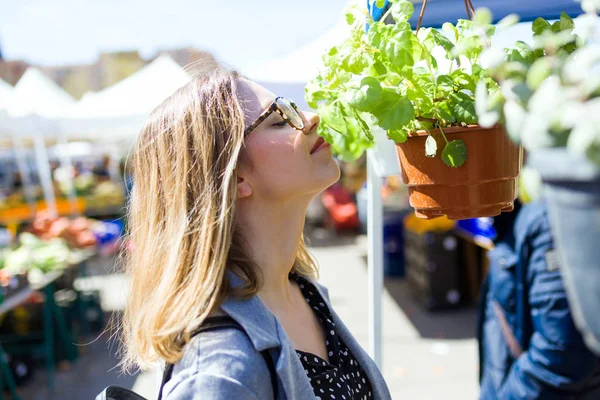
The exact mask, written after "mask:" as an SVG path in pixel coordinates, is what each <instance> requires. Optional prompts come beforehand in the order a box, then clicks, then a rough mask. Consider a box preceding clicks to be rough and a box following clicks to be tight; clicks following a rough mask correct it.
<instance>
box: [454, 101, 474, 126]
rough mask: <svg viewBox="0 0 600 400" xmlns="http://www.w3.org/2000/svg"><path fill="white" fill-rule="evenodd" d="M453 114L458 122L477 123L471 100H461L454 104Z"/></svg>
mask: <svg viewBox="0 0 600 400" xmlns="http://www.w3.org/2000/svg"><path fill="white" fill-rule="evenodd" d="M454 115H455V116H456V120H457V121H458V122H464V123H465V124H469V125H473V124H477V113H476V112H475V102H474V101H473V100H471V101H467V100H463V101H461V102H460V103H458V104H457V105H456V106H454Z"/></svg>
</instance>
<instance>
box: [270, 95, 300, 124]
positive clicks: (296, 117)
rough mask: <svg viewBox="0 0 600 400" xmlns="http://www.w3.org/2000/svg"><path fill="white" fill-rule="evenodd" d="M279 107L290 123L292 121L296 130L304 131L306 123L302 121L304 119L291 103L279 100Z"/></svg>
mask: <svg viewBox="0 0 600 400" xmlns="http://www.w3.org/2000/svg"><path fill="white" fill-rule="evenodd" d="M277 105H278V106H279V109H280V110H281V111H282V112H283V114H285V116H286V117H287V119H288V121H290V122H291V123H292V125H294V127H295V128H297V129H304V121H303V120H302V117H301V116H300V114H299V113H298V111H296V109H295V108H294V107H293V106H292V105H291V104H290V102H289V101H287V100H285V99H277Z"/></svg>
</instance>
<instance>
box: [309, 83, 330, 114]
mask: <svg viewBox="0 0 600 400" xmlns="http://www.w3.org/2000/svg"><path fill="white" fill-rule="evenodd" d="M304 93H305V96H304V97H305V99H306V104H308V105H309V106H310V108H313V109H316V108H317V102H318V101H321V100H326V99H327V98H328V96H327V91H326V90H324V89H323V88H322V87H321V85H319V84H318V83H316V82H313V81H311V82H309V83H308V84H307V85H306V87H305V88H304Z"/></svg>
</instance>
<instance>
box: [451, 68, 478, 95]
mask: <svg viewBox="0 0 600 400" xmlns="http://www.w3.org/2000/svg"><path fill="white" fill-rule="evenodd" d="M450 76H451V77H452V80H453V81H454V83H456V84H457V85H458V86H460V87H461V88H464V89H467V90H470V91H471V92H473V93H474V92H475V82H474V81H473V77H472V76H471V75H469V74H467V73H466V72H464V71H461V70H460V69H457V70H454V71H452V73H451V74H450Z"/></svg>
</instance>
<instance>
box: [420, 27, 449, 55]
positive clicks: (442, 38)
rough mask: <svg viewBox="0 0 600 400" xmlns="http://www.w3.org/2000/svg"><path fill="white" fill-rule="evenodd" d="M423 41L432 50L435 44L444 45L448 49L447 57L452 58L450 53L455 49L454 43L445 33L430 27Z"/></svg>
mask: <svg viewBox="0 0 600 400" xmlns="http://www.w3.org/2000/svg"><path fill="white" fill-rule="evenodd" d="M422 43H423V46H425V48H426V49H427V50H428V51H431V50H432V49H433V48H434V47H435V46H442V47H443V48H444V50H446V58H448V59H452V55H451V54H450V53H451V51H452V49H454V43H452V41H451V40H450V39H448V38H447V37H446V35H444V34H443V33H441V32H439V31H437V30H435V29H429V31H428V33H427V35H426V36H425V38H424V39H423V41H422Z"/></svg>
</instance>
